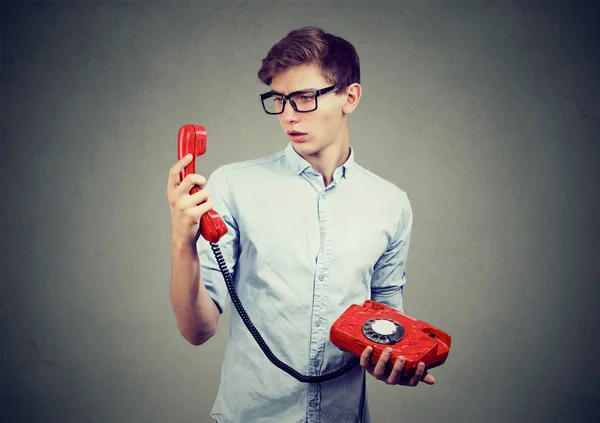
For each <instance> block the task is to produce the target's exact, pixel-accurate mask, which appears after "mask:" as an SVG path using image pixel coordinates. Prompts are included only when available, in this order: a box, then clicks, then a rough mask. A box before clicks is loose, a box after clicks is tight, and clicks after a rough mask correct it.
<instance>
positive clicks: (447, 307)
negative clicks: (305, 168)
mask: <svg viewBox="0 0 600 423" xmlns="http://www.w3.org/2000/svg"><path fill="white" fill-rule="evenodd" d="M599 21H600V8H599V7H598V6H597V5H594V4H593V3H591V2H578V3H576V4H574V3H568V2H557V3H547V2H544V3H534V2H525V3H510V2H495V3H491V2H470V3H465V2H461V3H454V2H441V1H435V2H420V1H414V2H411V3H405V4H401V5H396V3H388V4H385V3H381V2H358V1H352V2H350V1H346V2H332V1H328V2H320V3H318V2H288V1H286V2H283V1H281V2H262V1H246V2H241V1H238V2H230V3H227V5H223V4H218V3H216V2H213V3H208V2H192V3H190V2H185V3H184V2H166V1H162V2H157V1H152V2H149V1H148V2H138V1H127V2H125V1H123V2H85V1H61V2H42V1H35V2H28V3H23V2H6V1H5V2H4V5H3V8H2V22H1V24H2V92H1V94H2V140H1V150H0V151H1V172H2V192H1V200H2V202H1V204H2V210H1V213H2V214H1V218H2V219H1V228H2V240H1V242H2V251H1V265H2V267H1V272H2V273H1V280H2V284H1V299H2V338H1V345H2V374H1V383H2V421H3V422H10V423H12V422H44V423H53V422H94V423H96V422H102V423H106V422H124V423H125V422H126V423H131V422H144V423H146V422H148V423H149V422H167V421H168V422H192V421H194V422H208V421H210V419H209V412H210V408H211V406H212V402H213V400H214V397H215V395H216V391H217V386H218V378H219V372H220V365H221V356H222V353H223V348H224V345H225V330H224V329H225V325H226V319H222V320H221V323H220V328H219V332H218V334H217V335H216V336H215V338H213V339H212V340H211V341H210V342H209V343H208V344H207V345H204V346H201V347H193V346H191V345H189V344H187V343H186V342H185V341H184V339H183V338H182V337H181V336H180V335H179V333H178V331H177V327H176V324H175V319H174V317H173V314H172V311H171V307H170V304H169V295H168V285H169V276H170V217H169V210H168V204H167V199H166V195H165V192H166V182H167V171H168V169H169V167H170V166H171V165H172V164H173V163H174V162H175V161H176V157H175V156H176V149H175V145H176V144H175V141H176V134H177V130H178V128H179V127H180V125H182V124H185V123H199V124H203V125H205V126H206V127H207V129H208V131H209V151H208V153H207V155H206V156H205V157H203V158H201V159H199V160H198V166H199V171H200V173H203V174H205V175H209V174H210V172H212V171H213V170H214V169H215V168H216V167H217V166H220V165H222V164H225V163H228V162H232V161H238V160H244V159H249V158H253V157H259V156H261V155H264V154H268V153H270V152H272V151H275V150H278V149H281V148H283V147H284V145H285V144H286V142H287V139H286V137H285V136H284V135H283V133H282V131H281V129H280V128H279V126H278V124H277V122H276V120H275V119H274V118H269V117H268V116H266V115H265V114H264V113H263V112H262V110H261V108H260V106H259V103H258V97H257V95H258V93H259V92H262V91H264V90H265V87H264V86H261V84H260V83H258V82H257V78H256V70H257V69H258V67H259V66H260V61H261V59H262V58H263V57H264V55H265V54H266V52H267V50H268V48H269V47H270V46H271V45H272V44H273V43H275V42H276V41H277V40H279V39H280V38H281V37H283V36H284V35H285V34H286V33H287V32H288V31H289V30H291V29H293V28H295V27H299V26H302V25H307V24H314V25H320V26H323V27H325V28H326V29H327V30H329V31H331V32H334V33H337V34H340V35H342V36H344V37H346V38H347V39H349V40H350V41H351V42H352V43H354V45H355V46H356V48H357V50H358V52H359V54H360V57H361V61H362V75H363V80H362V85H363V88H364V96H363V98H362V100H361V103H360V105H359V108H358V109H357V111H356V113H355V114H354V115H353V116H352V117H351V143H352V145H353V146H354V148H355V150H356V155H357V160H358V161H359V163H361V164H362V165H364V166H365V167H367V168H369V169H371V170H373V171H375V172H377V173H379V174H380V175H382V176H384V177H386V178H388V179H389V180H391V181H393V182H395V183H396V184H398V185H399V186H401V187H402V188H403V189H404V190H405V191H407V192H408V194H409V196H410V198H411V201H412V204H413V208H414V212H415V223H414V235H413V242H412V248H411V252H410V255H409V262H408V274H409V279H408V285H407V287H406V291H405V293H406V295H405V302H406V312H407V313H408V314H410V315H412V316H414V317H417V318H420V319H423V320H426V321H429V322H431V323H434V324H437V325H438V326H440V327H442V328H443V329H445V330H447V331H448V332H449V333H450V334H452V336H453V346H452V351H451V354H450V357H449V359H448V361H447V363H446V364H445V365H444V366H442V367H440V368H438V369H436V370H435V371H434V372H432V373H433V374H434V375H435V376H436V377H437V380H438V383H437V384H436V385H435V386H432V387H431V386H426V385H424V386H419V387H417V388H407V387H389V386H386V385H384V384H383V383H381V382H378V381H376V380H374V379H372V378H370V379H369V389H370V392H371V401H372V411H373V416H374V418H375V419H374V420H375V421H376V422H381V423H384V422H399V421H400V422H405V423H417V422H419V423H421V422H440V421H444V422H448V423H450V422H456V423H463V422H494V423H495V422H498V423H500V422H502V423H505V422H518V423H521V422H592V421H598V420H599V419H600V413H599V411H598V406H597V405H598V401H599V400H600V395H599V392H600V386H599V384H598V380H600V379H599V376H600V374H599V372H598V363H597V361H596V360H597V355H598V349H599V348H598V347H599V345H600V343H599V341H598V340H597V334H598V328H597V324H598V321H600V319H599V317H600V316H599V312H598V307H597V300H598V290H597V289H596V285H597V284H598V282H599V281H600V280H599V276H598V275H599V274H600V265H599V262H600V260H599V256H598V250H599V247H600V242H599V241H598V235H599V232H600V231H599V223H598V222H599V220H598V215H599V211H600V210H599V209H600V206H599V205H600V201H598V185H599V180H600V178H599V176H600V170H599V167H600V166H599V159H600V148H599V142H600V101H599V100H598V98H599V95H600V64H599V56H600V55H599V51H600V48H599V35H600V34H599V32H600V30H599V29H598V27H597V23H598V22H599ZM595 25H596V27H594V26H595ZM363 206H365V205H361V204H360V201H358V199H357V207H363ZM227 313H229V311H228V312H227Z"/></svg>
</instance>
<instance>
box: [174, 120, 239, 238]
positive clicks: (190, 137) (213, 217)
mask: <svg viewBox="0 0 600 423" xmlns="http://www.w3.org/2000/svg"><path fill="white" fill-rule="evenodd" d="M190 153H191V154H192V156H193V157H194V158H193V159H192V161H191V163H190V164H189V165H187V166H186V167H185V169H183V171H182V172H181V175H180V180H181V181H183V179H184V178H185V177H186V176H187V175H189V174H190V173H196V157H200V156H201V155H203V154H204V153H206V128H204V127H203V126H201V125H192V124H186V125H183V126H182V127H181V128H180V129H179V134H178V136H177V160H181V159H182V158H183V157H184V156H185V155H187V154H190ZM198 191H199V188H198V186H194V187H192V189H191V190H190V194H194V193H196V192H198ZM200 233H201V234H202V237H203V238H204V239H205V240H207V241H208V242H213V243H216V242H219V240H220V239H221V237H222V236H223V235H225V234H226V233H227V225H226V224H225V222H224V221H223V219H222V218H221V216H219V213H217V212H216V211H215V210H209V211H208V212H206V213H205V214H203V215H202V217H201V218H200Z"/></svg>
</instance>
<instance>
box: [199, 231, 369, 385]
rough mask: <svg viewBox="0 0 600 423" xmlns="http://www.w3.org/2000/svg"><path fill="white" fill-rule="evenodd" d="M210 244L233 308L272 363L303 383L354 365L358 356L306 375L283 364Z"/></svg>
mask: <svg viewBox="0 0 600 423" xmlns="http://www.w3.org/2000/svg"><path fill="white" fill-rule="evenodd" d="M210 246H211V248H212V250H213V253H214V255H215V259H216V260H217V264H218V265H219V269H220V270H221V273H222V274H223V279H225V284H226V285H227V290H228V291H229V295H230V297H231V302H232V303H233V305H234V306H235V309H236V310H237V312H238V313H239V315H240V317H241V318H242V321H243V322H244V324H245V325H246V327H247V328H248V330H249V331H250V333H251V334H252V336H253V337H254V339H255V340H256V342H257V343H258V346H259V347H260V349H261V350H263V352H264V353H265V355H266V356H267V358H268V359H269V360H270V361H271V363H273V364H274V365H276V366H277V367H279V368H280V369H281V370H284V371H285V372H287V373H288V374H289V375H291V376H293V377H294V378H296V379H298V380H299V381H300V382H304V383H320V382H326V381H328V380H331V379H335V378H336V377H339V376H341V375H343V374H344V373H346V372H347V371H348V370H350V369H351V368H352V367H354V366H355V365H356V364H357V363H358V361H359V360H358V358H355V359H353V360H352V361H351V362H350V363H348V364H346V365H345V366H344V367H342V368H340V369H338V370H336V371H334V372H331V373H327V374H324V375H319V376H308V375H303V374H302V373H299V372H297V371H296V370H294V369H293V368H292V367H290V366H288V365H287V364H285V363H284V362H282V361H281V360H279V359H278V358H277V357H275V354H273V352H272V351H271V349H270V348H269V347H268V346H267V343H266V342H265V340H264V339H263V338H262V336H261V335H260V333H259V332H258V330H257V329H256V327H255V326H254V325H253V324H252V321H251V320H250V317H248V314H247V313H246V310H244V307H243V306H242V302H241V301H240V299H239V297H238V295H237V293H236V292H235V287H234V286H233V279H232V278H231V274H230V273H229V269H227V264H226V263H225V259H223V254H222V253H221V249H220V248H219V246H218V245H217V244H215V243H213V242H211V243H210Z"/></svg>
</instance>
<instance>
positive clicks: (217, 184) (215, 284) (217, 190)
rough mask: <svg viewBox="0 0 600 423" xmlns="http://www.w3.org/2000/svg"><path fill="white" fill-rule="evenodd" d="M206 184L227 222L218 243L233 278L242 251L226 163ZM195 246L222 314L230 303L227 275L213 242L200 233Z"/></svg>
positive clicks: (204, 277) (212, 295)
mask: <svg viewBox="0 0 600 423" xmlns="http://www.w3.org/2000/svg"><path fill="white" fill-rule="evenodd" d="M205 188H206V190H207V191H208V194H209V198H210V200H211V201H212V203H213V210H215V211H216V212H217V213H219V215H220V216H221V217H222V218H223V220H224V221H225V224H226V225H227V233H226V234H225V235H223V237H222V238H221V239H220V240H219V242H218V243H217V244H218V246H219V248H220V250H221V254H222V255H223V259H224V260H225V263H226V264H227V268H228V270H229V273H230V274H231V276H232V278H234V275H235V268H236V265H237V261H238V255H239V231H238V225H237V222H236V210H235V208H234V206H233V202H232V201H231V198H230V197H231V195H230V194H231V186H230V184H229V180H228V178H227V173H226V170H225V169H224V168H223V167H220V168H218V169H216V170H215V171H214V172H213V173H212V174H211V175H210V177H209V178H208V180H207V183H206V186H205ZM196 248H197V250H198V258H199V260H200V277H201V278H202V281H203V282H204V286H205V287H206V290H207V291H208V294H209V295H210V297H211V298H212V299H213V301H214V302H215V304H216V305H217V308H218V309H219V312H220V313H221V314H222V313H223V310H224V309H225V304H226V303H227V294H228V292H227V286H226V285H225V279H224V278H223V275H222V273H221V270H220V269H219V265H218V264H217V260H216V259H215V256H214V252H213V250H212V248H211V245H210V243H209V242H208V241H207V240H205V239H204V238H203V237H202V235H200V236H199V237H198V241H197V244H196Z"/></svg>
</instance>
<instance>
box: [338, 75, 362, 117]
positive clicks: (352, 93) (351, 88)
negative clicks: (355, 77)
mask: <svg viewBox="0 0 600 423" xmlns="http://www.w3.org/2000/svg"><path fill="white" fill-rule="evenodd" d="M361 94H362V87H361V86H360V84H359V83H357V82H355V83H353V84H350V85H348V87H347V88H346V91H345V96H346V101H345V102H344V106H343V107H342V113H343V114H344V115H349V114H350V113H352V112H353V111H354V109H356V106H358V102H359V101H360V96H361Z"/></svg>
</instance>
